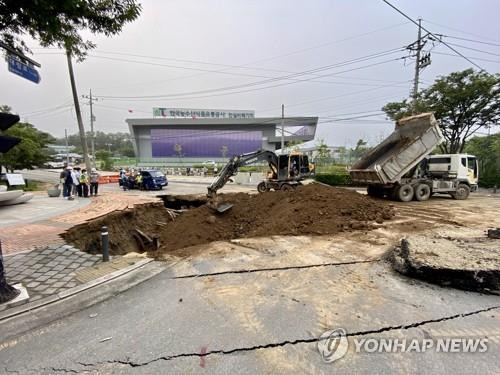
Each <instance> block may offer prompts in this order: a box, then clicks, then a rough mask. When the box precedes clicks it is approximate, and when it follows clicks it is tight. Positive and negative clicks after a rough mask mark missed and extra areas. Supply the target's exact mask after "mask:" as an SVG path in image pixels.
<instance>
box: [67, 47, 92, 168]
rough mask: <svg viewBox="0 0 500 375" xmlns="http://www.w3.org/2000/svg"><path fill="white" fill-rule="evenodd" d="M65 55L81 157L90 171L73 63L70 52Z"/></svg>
mask: <svg viewBox="0 0 500 375" xmlns="http://www.w3.org/2000/svg"><path fill="white" fill-rule="evenodd" d="M66 57H67V60H68V70H69V79H70V82H71V91H72V93H73V102H74V103H75V112H76V119H77V121H78V130H79V132H80V141H81V142H82V150H83V158H84V160H85V166H86V168H87V171H89V172H90V170H91V169H92V166H91V164H90V159H89V150H88V147H87V139H86V138H85V128H84V127H83V120H82V112H81V111H80V102H79V101H78V93H77V91H76V83H75V76H74V74H73V64H72V63H71V52H70V50H69V49H67V50H66Z"/></svg>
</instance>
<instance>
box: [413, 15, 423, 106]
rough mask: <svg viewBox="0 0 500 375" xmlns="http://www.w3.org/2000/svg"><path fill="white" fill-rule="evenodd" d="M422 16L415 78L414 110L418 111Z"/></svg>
mask: <svg viewBox="0 0 500 375" xmlns="http://www.w3.org/2000/svg"><path fill="white" fill-rule="evenodd" d="M422 47H423V44H422V18H419V19H418V38H417V52H416V53H417V54H416V61H415V78H414V79H413V95H412V96H413V103H412V112H413V114H416V112H417V96H418V80H419V78H420V51H421V50H422Z"/></svg>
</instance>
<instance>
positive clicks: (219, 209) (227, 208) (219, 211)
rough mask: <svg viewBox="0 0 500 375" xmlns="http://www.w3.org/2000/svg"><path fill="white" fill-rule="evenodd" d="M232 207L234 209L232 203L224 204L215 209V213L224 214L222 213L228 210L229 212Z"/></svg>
mask: <svg viewBox="0 0 500 375" xmlns="http://www.w3.org/2000/svg"><path fill="white" fill-rule="evenodd" d="M231 207H233V205H232V204H230V203H222V204H220V205H218V206H217V207H215V211H217V212H218V213H220V214H222V213H224V212H226V211H227V210H229V209H230V208H231Z"/></svg>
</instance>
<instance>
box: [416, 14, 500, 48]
mask: <svg viewBox="0 0 500 375" xmlns="http://www.w3.org/2000/svg"><path fill="white" fill-rule="evenodd" d="M423 21H424V22H427V23H430V24H431V25H435V26H439V27H442V28H444V29H448V30H452V31H457V32H459V33H461V34H465V35H472V36H475V37H477V38H482V39H486V40H490V41H492V42H496V43H500V42H499V41H497V40H494V39H491V38H489V37H487V36H484V35H479V34H473V33H471V32H469V31H464V30H462V29H457V28H454V27H450V26H446V25H443V24H440V23H436V22H432V21H429V20H428V19H425V20H423Z"/></svg>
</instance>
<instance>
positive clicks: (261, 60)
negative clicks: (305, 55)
mask: <svg viewBox="0 0 500 375" xmlns="http://www.w3.org/2000/svg"><path fill="white" fill-rule="evenodd" d="M407 24H409V22H403V23H399V24H395V25H391V26H387V27H383V28H380V29H376V30H371V31H368V32H365V33H361V34H357V35H353V36H350V37H346V38H343V39H340V40H335V41H331V42H326V43H321V44H318V45H315V46H312V47H307V48H302V49H299V50H295V51H291V52H287V53H284V54H281V55H276V56H272V57H267V58H261V59H258V60H254V61H251V62H249V63H245V64H241V65H236V66H235V68H244V67H247V66H250V65H252V64H256V63H260V62H265V61H271V60H276V59H278V58H282V57H288V56H291V55H295V54H299V53H302V52H306V51H310V50H313V49H317V48H321V47H325V46H328V45H332V44H337V43H342V42H346V41H349V40H353V39H356V38H360V37H363V36H367V35H371V34H375V33H378V32H382V31H386V30H391V29H394V28H396V27H400V26H404V25H407ZM229 69H232V68H224V69H221V70H217V71H213V72H214V73H218V72H223V71H227V70H229ZM205 74H206V73H197V74H192V75H188V76H181V77H176V78H171V79H168V80H164V81H160V82H162V83H165V82H170V81H175V80H178V79H184V78H192V77H197V76H200V75H205ZM155 82H158V81H155Z"/></svg>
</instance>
